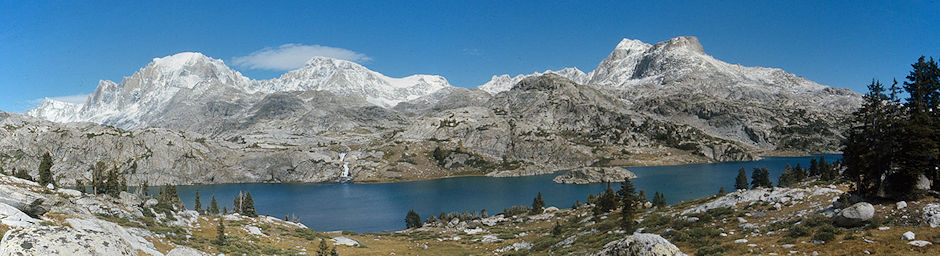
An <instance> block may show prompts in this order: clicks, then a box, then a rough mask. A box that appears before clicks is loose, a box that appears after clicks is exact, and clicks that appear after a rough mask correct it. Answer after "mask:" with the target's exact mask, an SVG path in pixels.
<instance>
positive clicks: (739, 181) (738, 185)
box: [734, 167, 747, 189]
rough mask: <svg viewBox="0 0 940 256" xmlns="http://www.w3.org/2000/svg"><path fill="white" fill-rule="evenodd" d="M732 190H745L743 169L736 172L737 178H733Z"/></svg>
mask: <svg viewBox="0 0 940 256" xmlns="http://www.w3.org/2000/svg"><path fill="white" fill-rule="evenodd" d="M734 189H747V173H746V172H745V170H744V167H741V169H740V170H738V177H737V178H735V183H734Z"/></svg>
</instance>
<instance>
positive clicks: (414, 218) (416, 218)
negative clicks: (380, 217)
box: [405, 209, 422, 229]
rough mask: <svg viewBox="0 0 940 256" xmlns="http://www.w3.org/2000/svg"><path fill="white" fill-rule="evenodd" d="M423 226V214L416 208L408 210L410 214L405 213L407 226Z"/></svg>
mask: <svg viewBox="0 0 940 256" xmlns="http://www.w3.org/2000/svg"><path fill="white" fill-rule="evenodd" d="M421 226H422V223H421V216H420V215H418V213H417V212H415V210H414V209H412V210H410V211H408V214H407V215H405V227H406V228H409V229H411V228H420V227H421Z"/></svg>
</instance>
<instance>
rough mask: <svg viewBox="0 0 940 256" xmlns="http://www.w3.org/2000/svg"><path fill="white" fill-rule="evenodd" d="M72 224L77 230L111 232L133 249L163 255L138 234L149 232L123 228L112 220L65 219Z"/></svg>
mask: <svg viewBox="0 0 940 256" xmlns="http://www.w3.org/2000/svg"><path fill="white" fill-rule="evenodd" d="M65 221H66V222H68V223H69V225H71V226H72V228H74V229H76V230H79V231H86V232H92V233H107V234H111V235H113V236H115V237H117V238H118V239H120V240H121V241H123V242H125V243H126V244H128V245H130V247H131V248H133V249H134V250H140V251H143V252H144V253H146V254H150V255H163V254H162V253H160V252H159V251H157V249H156V248H154V246H153V243H150V241H147V239H144V238H143V237H141V236H139V235H138V234H149V232H147V231H143V230H131V229H128V228H124V227H122V226H120V225H117V224H115V223H113V222H107V221H104V220H100V219H79V218H69V219H66V220H65Z"/></svg>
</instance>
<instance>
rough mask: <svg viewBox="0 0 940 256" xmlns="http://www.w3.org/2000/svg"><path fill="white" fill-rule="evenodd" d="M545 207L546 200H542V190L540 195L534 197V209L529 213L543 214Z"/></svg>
mask: <svg viewBox="0 0 940 256" xmlns="http://www.w3.org/2000/svg"><path fill="white" fill-rule="evenodd" d="M544 209H545V201H544V200H542V192H539V195H538V196H536V197H535V198H534V199H532V209H531V210H530V211H529V214H541V213H542V211H543V210H544Z"/></svg>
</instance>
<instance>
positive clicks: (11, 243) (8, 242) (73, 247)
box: [0, 226, 137, 255]
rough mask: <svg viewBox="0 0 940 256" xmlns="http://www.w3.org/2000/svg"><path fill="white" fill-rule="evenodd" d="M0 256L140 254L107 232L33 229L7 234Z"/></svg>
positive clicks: (0, 242)
mask: <svg viewBox="0 0 940 256" xmlns="http://www.w3.org/2000/svg"><path fill="white" fill-rule="evenodd" d="M0 255H137V250H135V249H134V248H133V247H131V245H130V244H128V243H127V242H126V241H124V240H122V239H121V238H119V237H117V236H115V235H113V234H111V233H107V232H96V231H85V230H75V229H72V228H70V227H64V226H33V227H27V228H24V229H14V230H10V231H7V233H6V234H4V235H3V240H0Z"/></svg>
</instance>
